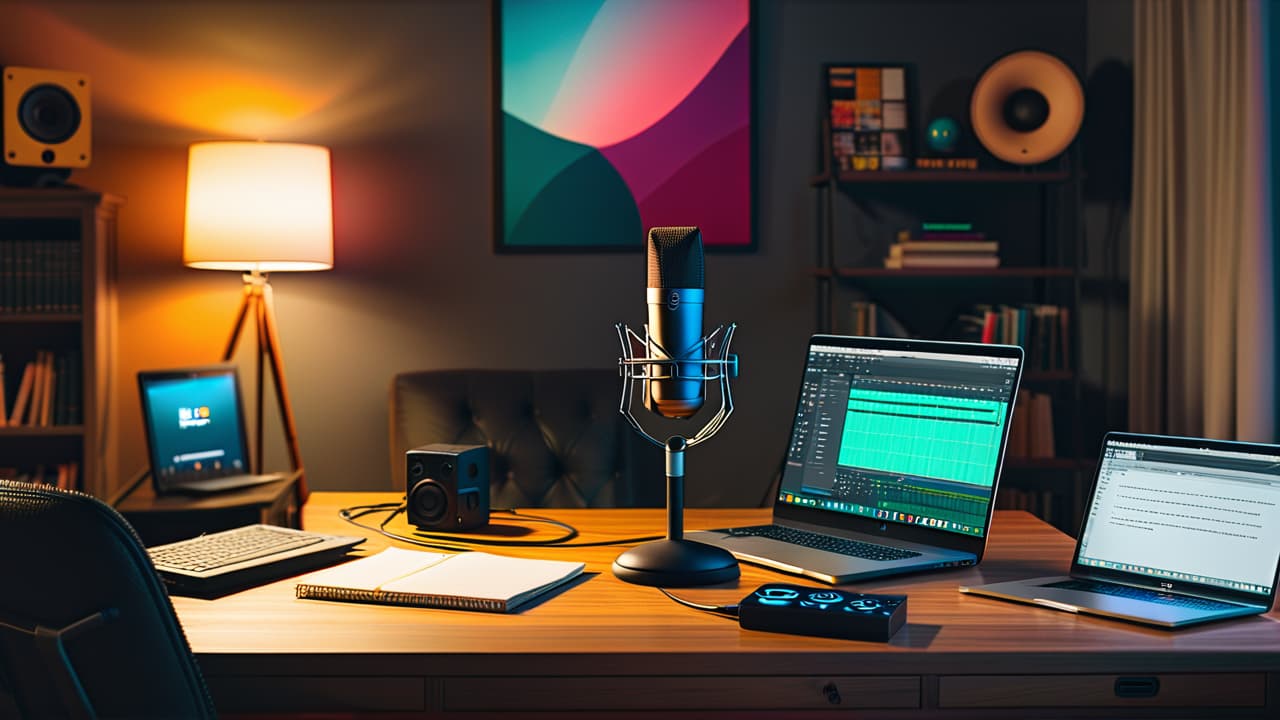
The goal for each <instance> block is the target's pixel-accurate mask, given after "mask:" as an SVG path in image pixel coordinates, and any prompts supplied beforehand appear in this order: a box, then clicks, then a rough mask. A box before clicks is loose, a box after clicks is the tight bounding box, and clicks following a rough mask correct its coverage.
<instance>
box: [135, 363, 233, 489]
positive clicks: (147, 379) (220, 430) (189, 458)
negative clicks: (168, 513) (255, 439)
mask: <svg viewBox="0 0 1280 720" xmlns="http://www.w3.org/2000/svg"><path fill="white" fill-rule="evenodd" d="M138 384H139V389H140V390H141V393H142V411H143V413H142V414H143V418H144V421H145V422H146V429H147V442H148V444H149V446H150V449H151V465H152V467H151V470H152V472H153V473H155V474H156V475H157V476H158V479H160V480H163V481H188V480H198V479H200V478H203V477H221V476H224V475H234V474H241V473H246V472H248V471H249V470H248V458H246V457H245V450H244V432H243V428H242V425H241V422H242V420H241V417H240V402H239V387H238V384H237V382H236V373H235V369H234V368H231V367H227V368H209V369H194V370H189V371H188V370H177V371H159V372H143V373H140V374H139V376H138Z"/></svg>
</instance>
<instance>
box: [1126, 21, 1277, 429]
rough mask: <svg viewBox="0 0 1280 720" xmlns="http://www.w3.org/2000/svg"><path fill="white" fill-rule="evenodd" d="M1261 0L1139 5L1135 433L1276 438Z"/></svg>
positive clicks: (1132, 321) (1132, 324)
mask: <svg viewBox="0 0 1280 720" xmlns="http://www.w3.org/2000/svg"><path fill="white" fill-rule="evenodd" d="M1267 12H1268V9H1267V8H1265V7H1264V2H1263V0H1136V2H1135V3H1134V13H1135V17H1134V35H1135V37H1134V103H1135V107H1134V119H1135V123H1134V128H1135V136H1134V180H1133V198H1134V200H1133V214H1132V238H1133V242H1132V250H1131V252H1132V255H1131V257H1130V260H1131V264H1130V267H1131V273H1130V315H1129V330H1130V338H1129V341H1130V363H1129V423H1130V428H1131V429H1132V430H1135V431H1138V432H1156V433H1170V434H1177V435H1191V436H1207V437H1214V438H1223V439H1241V440H1260V441H1274V440H1275V373H1276V357H1275V352H1276V343H1275V323H1274V312H1275V308H1274V305H1275V291H1274V286H1273V274H1274V270H1273V264H1272V252H1273V248H1272V245H1273V241H1272V234H1271V217H1270V213H1271V210H1270V195H1271V192H1270V169H1269V162H1270V151H1269V140H1268V134H1269V128H1268V125H1267V123H1268V107H1267V105H1268V103H1267V91H1266V82H1267V77H1268V76H1267V66H1266V56H1267V53H1266V42H1265V40H1266V38H1265V35H1264V31H1263V28H1264V27H1265V20H1266V16H1265V13H1267Z"/></svg>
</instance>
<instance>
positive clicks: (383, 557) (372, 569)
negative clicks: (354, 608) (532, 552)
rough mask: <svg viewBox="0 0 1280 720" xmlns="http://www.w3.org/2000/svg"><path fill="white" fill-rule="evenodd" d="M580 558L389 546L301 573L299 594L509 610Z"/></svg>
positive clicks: (569, 572) (566, 573)
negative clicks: (537, 557)
mask: <svg viewBox="0 0 1280 720" xmlns="http://www.w3.org/2000/svg"><path fill="white" fill-rule="evenodd" d="M584 567H585V565H584V564H583V563H577V562H569V561H565V560H531V559H527V558H513V557H506V556H503V555H492V554H489V553H484V552H465V553H435V552H425V551H421V550H402V549H400V548H387V549H386V550H383V551H382V552H380V553H378V554H376V555H370V556H368V557H363V558H360V559H359V560H353V561H351V562H349V563H345V564H343V565H339V566H337V567H333V568H328V569H326V570H321V571H319V572H315V573H311V574H310V575H307V576H304V577H302V578H301V579H300V580H299V582H298V584H297V586H296V588H295V591H296V595H297V597H299V598H302V599H311V600H338V601H345V602H363V603H375V604H379V605H405V606H408V607H422V608H446V609H451V610H480V611H484V612H498V613H502V612H511V611H512V610H513V609H515V608H517V607H519V606H520V605H521V604H523V603H525V602H528V601H529V600H531V599H533V598H535V597H537V596H538V595H541V594H542V593H544V592H547V591H548V590H551V589H552V588H554V587H556V586H558V585H561V584H564V583H566V582H568V581H570V580H572V579H573V578H575V577H577V576H578V575H580V574H582V570H583V568H584Z"/></svg>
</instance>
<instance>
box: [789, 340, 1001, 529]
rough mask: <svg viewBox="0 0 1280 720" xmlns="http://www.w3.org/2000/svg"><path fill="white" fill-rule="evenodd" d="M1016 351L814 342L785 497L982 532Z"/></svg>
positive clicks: (827, 507) (793, 501) (800, 502)
mask: <svg viewBox="0 0 1280 720" xmlns="http://www.w3.org/2000/svg"><path fill="white" fill-rule="evenodd" d="M1016 375H1017V364H1016V361H1015V360H1013V359H1010V358H996V357H977V356H967V355H944V354H939V353H917V352H903V351H888V350H867V349H853V348H840V347H823V346H815V347H814V348H812V350H811V354H810V357H809V361H808V365H807V367H806V370H805V378H804V386H803V388H802V389H801V398H800V407H799V409H798V410H797V417H796V426H795V431H794V432H793V433H792V438H791V446H790V448H789V449H788V457H787V466H786V469H785V471H784V473H783V479H782V487H781V490H780V493H781V496H780V499H781V501H782V502H787V503H791V504H795V505H802V506H808V507H815V508H820V509H823V510H834V511H837V512H846V513H851V514H856V515H863V516H866V517H873V518H877V519H880V520H886V521H891V522H902V523H910V524H915V525H923V526H927V527H934V528H939V529H943V530H948V531H952V532H957V533H962V534H967V535H978V536H981V535H983V534H984V533H985V532H986V527H985V525H986V520H987V507H988V504H989V502H990V499H991V495H992V491H993V486H994V483H995V478H996V466H997V463H998V462H999V460H1000V444H1001V441H1002V439H1003V437H1004V430H1005V422H1006V417H1007V415H1008V407H1009V403H1010V402H1011V400H1012V394H1013V382H1014V380H1015V378H1016Z"/></svg>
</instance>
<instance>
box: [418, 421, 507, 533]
mask: <svg viewBox="0 0 1280 720" xmlns="http://www.w3.org/2000/svg"><path fill="white" fill-rule="evenodd" d="M405 460H406V462H407V463H408V464H407V467H406V470H407V472H406V474H405V476H406V478H407V479H408V483H407V484H408V487H407V488H406V500H405V501H406V503H407V505H408V516H409V524H411V525H415V526H417V527H419V528H421V529H423V530H436V531H442V532H461V531H464V530H472V529H474V528H478V527H484V526H485V525H488V524H489V448H487V447H485V446H483V445H446V444H442V443H436V444H434V445H423V446H422V447H417V448H414V449H412V450H410V451H408V452H406V453H405Z"/></svg>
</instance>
